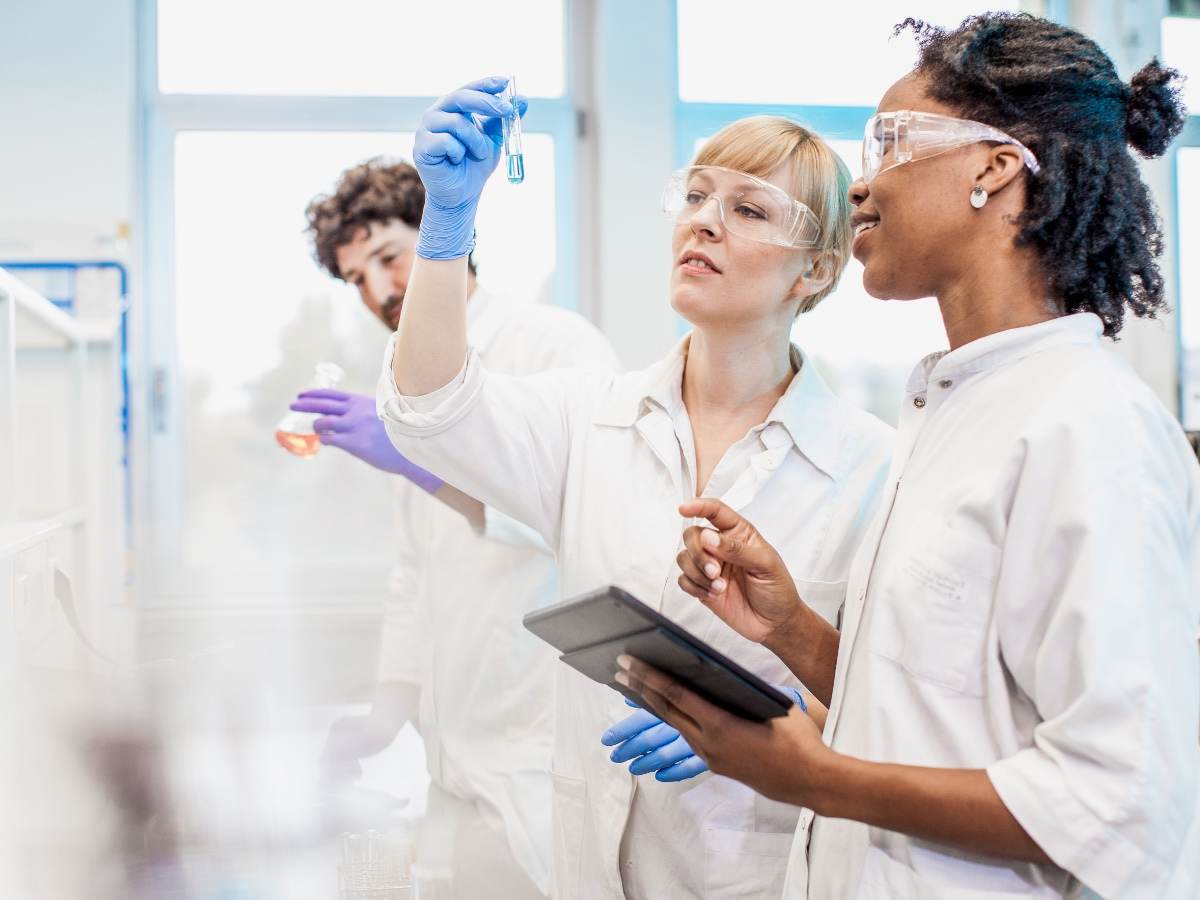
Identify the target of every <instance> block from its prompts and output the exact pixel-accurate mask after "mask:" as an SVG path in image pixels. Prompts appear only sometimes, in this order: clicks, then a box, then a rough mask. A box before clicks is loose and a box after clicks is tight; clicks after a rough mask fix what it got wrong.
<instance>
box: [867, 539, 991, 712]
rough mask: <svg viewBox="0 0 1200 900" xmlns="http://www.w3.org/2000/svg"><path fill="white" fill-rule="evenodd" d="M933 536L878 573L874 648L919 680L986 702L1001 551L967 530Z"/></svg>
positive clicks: (873, 635) (914, 544)
mask: <svg viewBox="0 0 1200 900" xmlns="http://www.w3.org/2000/svg"><path fill="white" fill-rule="evenodd" d="M932 537H933V540H932V541H930V540H928V539H919V540H916V541H914V542H913V543H912V544H911V545H910V547H909V548H908V549H907V552H904V553H902V554H901V555H899V557H898V558H897V559H895V560H893V562H892V564H891V565H889V566H888V569H887V571H885V572H881V573H879V574H880V575H881V576H882V577H883V578H885V579H886V580H885V581H884V582H883V584H882V585H881V586H880V589H879V590H878V591H877V593H876V600H875V602H877V603H878V604H879V605H878V607H877V609H876V610H874V615H875V617H876V622H875V625H874V627H873V628H872V638H871V647H872V649H873V650H874V651H875V652H876V653H878V654H879V655H881V656H884V657H887V658H888V659H890V660H892V661H893V662H895V663H898V664H899V665H900V666H902V667H903V668H904V669H905V670H906V671H908V672H909V673H911V674H912V675H914V676H916V677H917V678H920V679H922V680H925V681H929V682H933V683H934V684H938V685H941V686H942V687H946V688H949V689H950V690H953V691H957V692H960V693H964V694H969V695H973V696H981V695H982V693H983V672H984V666H983V659H984V658H985V655H986V646H987V634H988V623H989V622H990V620H991V617H992V600H993V596H994V595H995V590H996V578H997V574H998V571H999V566H1000V550H999V548H997V547H995V546H994V545H992V544H990V543H988V542H987V541H986V540H984V539H982V538H981V537H977V536H975V535H972V534H968V533H966V532H965V531H964V530H963V529H962V528H953V527H950V526H943V527H942V528H940V529H936V530H935V531H934V532H933V535H932Z"/></svg>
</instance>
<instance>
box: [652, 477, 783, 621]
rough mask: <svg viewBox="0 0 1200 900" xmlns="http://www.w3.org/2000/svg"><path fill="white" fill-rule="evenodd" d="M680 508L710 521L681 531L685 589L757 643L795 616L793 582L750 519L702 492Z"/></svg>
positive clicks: (680, 583)
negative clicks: (710, 526) (702, 525)
mask: <svg viewBox="0 0 1200 900" xmlns="http://www.w3.org/2000/svg"><path fill="white" fill-rule="evenodd" d="M679 512H680V514H681V515H683V516H686V517H687V518H704V519H708V520H709V522H711V523H712V525H713V528H701V527H698V526H692V527H691V528H688V529H687V530H686V531H684V533H683V550H682V551H681V552H680V554H679V556H678V557H677V558H676V561H677V562H678V563H679V568H680V571H681V573H682V574H681V575H680V576H679V586H680V587H681V588H683V590H684V591H686V592H687V593H689V594H691V595H692V596H693V597H695V598H697V599H698V600H700V602H701V603H703V604H704V605H705V606H707V607H708V608H709V609H711V610H712V611H713V612H714V613H716V614H717V616H718V617H719V618H720V619H721V620H722V621H724V622H725V623H726V624H727V625H728V626H729V627H730V628H732V629H733V630H734V631H736V632H737V633H738V634H740V635H741V636H742V637H744V638H746V639H748V640H751V641H755V642H757V643H764V642H766V641H768V640H770V638H771V637H772V636H774V635H775V634H776V633H777V632H780V631H781V630H783V629H785V628H787V627H788V626H789V625H790V624H792V623H793V622H794V620H795V617H796V616H797V615H798V614H799V613H800V612H801V610H802V607H803V604H802V603H801V600H800V596H799V595H798V594H797V592H796V585H795V582H793V581H792V576H791V574H790V573H789V572H788V570H787V566H785V565H784V563H783V558H782V557H780V555H779V553H778V551H776V549H775V548H774V547H772V546H771V545H770V544H768V543H767V542H766V540H765V539H764V538H763V536H762V535H761V534H759V533H758V530H757V529H756V528H755V527H754V526H753V525H751V524H750V522H749V521H747V520H746V519H744V518H742V517H741V516H740V515H738V514H737V513H736V512H734V511H733V510H732V509H730V508H729V507H728V506H726V505H725V504H724V503H722V502H721V501H719V500H712V499H708V498H704V497H701V498H698V499H696V500H691V501H689V502H687V503H685V504H683V505H682V506H680V507H679ZM714 529H715V530H714Z"/></svg>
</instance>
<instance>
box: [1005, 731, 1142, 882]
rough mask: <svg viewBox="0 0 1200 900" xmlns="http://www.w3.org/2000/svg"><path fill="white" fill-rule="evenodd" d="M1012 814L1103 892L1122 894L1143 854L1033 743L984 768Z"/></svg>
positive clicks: (1048, 850) (1059, 861)
mask: <svg viewBox="0 0 1200 900" xmlns="http://www.w3.org/2000/svg"><path fill="white" fill-rule="evenodd" d="M987 775H988V778H989V779H990V780H991V782H992V787H994V788H995V789H996V793H997V794H999V795H1000V800H1001V801H1002V802H1003V803H1004V805H1005V807H1007V808H1008V811H1009V812H1010V813H1012V815H1013V818H1015V819H1016V820H1017V822H1018V823H1019V824H1020V825H1021V827H1022V828H1024V829H1025V831H1026V833H1027V834H1028V835H1029V836H1030V837H1031V838H1032V839H1033V841H1034V843H1036V844H1037V845H1038V846H1039V847H1041V848H1042V850H1043V851H1044V852H1045V854H1046V855H1047V856H1049V857H1050V858H1051V859H1052V860H1053V861H1054V862H1055V864H1057V865H1058V866H1060V867H1061V868H1063V869H1065V870H1066V871H1068V872H1070V873H1071V874H1072V875H1074V876H1075V877H1076V878H1078V879H1079V880H1080V881H1082V882H1083V883H1084V885H1086V886H1087V887H1088V888H1090V889H1091V890H1093V891H1095V892H1096V893H1098V894H1100V895H1101V896H1103V897H1118V896H1123V895H1124V893H1125V892H1126V891H1127V890H1128V889H1129V886H1130V881H1131V879H1132V878H1134V877H1135V876H1137V877H1140V875H1139V873H1144V871H1145V869H1144V868H1143V867H1144V866H1145V864H1146V862H1147V860H1146V853H1145V852H1144V851H1143V850H1142V848H1140V847H1139V846H1137V844H1135V843H1134V842H1133V841H1131V840H1129V839H1128V838H1127V837H1126V836H1125V835H1123V834H1121V833H1120V832H1119V831H1118V830H1117V829H1116V828H1113V827H1111V826H1109V825H1108V824H1107V823H1106V822H1105V821H1104V820H1103V819H1101V818H1100V816H1099V815H1098V814H1097V813H1096V812H1094V811H1092V810H1090V809H1088V808H1087V807H1086V806H1085V805H1084V804H1083V803H1081V802H1080V801H1079V799H1078V798H1077V797H1076V796H1075V795H1074V794H1073V793H1072V792H1071V790H1070V788H1069V787H1068V785H1067V781H1066V779H1065V778H1064V776H1063V772H1062V769H1061V768H1059V766H1058V765H1057V764H1056V763H1055V762H1054V761H1053V760H1051V759H1050V758H1049V757H1047V756H1046V754H1045V753H1043V752H1042V751H1041V750H1039V749H1037V748H1036V747H1031V748H1029V749H1026V750H1022V751H1020V752H1019V753H1017V754H1015V755H1013V756H1010V757H1008V758H1006V759H1002V760H999V761H998V762H995V763H992V765H990V766H988V768H987Z"/></svg>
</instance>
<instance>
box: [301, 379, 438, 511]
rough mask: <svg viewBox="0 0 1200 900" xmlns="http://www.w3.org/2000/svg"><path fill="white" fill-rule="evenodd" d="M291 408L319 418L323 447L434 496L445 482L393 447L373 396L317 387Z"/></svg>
mask: <svg viewBox="0 0 1200 900" xmlns="http://www.w3.org/2000/svg"><path fill="white" fill-rule="evenodd" d="M288 409H292V410H295V411H296V412H304V413H315V414H317V415H319V416H320V418H319V419H317V420H316V421H314V422H313V430H314V431H315V432H316V433H317V434H319V435H320V436H321V443H322V444H328V445H330V446H331V447H339V448H341V449H342V450H345V451H346V452H347V453H349V454H350V455H351V456H357V457H358V458H359V459H361V460H362V461H363V462H365V463H367V464H368V465H371V466H374V467H375V468H376V469H382V470H383V471H384V472H392V473H394V474H396V475H403V476H404V477H405V478H407V479H408V480H409V481H411V482H412V483H413V484H415V485H416V486H417V487H419V488H421V489H422V490H425V491H428V492H429V493H431V494H432V493H434V492H435V491H437V489H438V488H440V487H441V486H442V485H443V484H444V483H445V482H443V481H442V479H440V478H438V477H437V476H436V475H434V474H433V473H432V472H427V471H425V470H424V469H422V468H421V467H420V466H418V465H417V464H416V463H412V462H409V461H408V460H407V459H406V458H405V457H404V455H403V454H401V453H400V451H399V450H397V449H396V448H395V447H394V446H393V445H392V440H391V438H389V437H388V435H387V430H386V429H385V428H384V427H383V422H381V421H379V416H377V415H376V414H375V398H373V397H368V396H366V395H364V394H347V393H346V392H345V391H335V390H333V389H332V388H318V389H316V390H312V391H305V392H304V393H302V394H300V395H299V396H298V397H296V400H295V402H293V403H292V405H291V406H289V407H288Z"/></svg>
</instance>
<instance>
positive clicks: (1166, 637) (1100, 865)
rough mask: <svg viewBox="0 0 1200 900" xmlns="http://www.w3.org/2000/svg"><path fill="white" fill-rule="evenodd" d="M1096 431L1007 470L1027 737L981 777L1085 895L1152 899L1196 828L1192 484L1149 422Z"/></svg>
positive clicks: (1015, 634) (1002, 615)
mask: <svg viewBox="0 0 1200 900" xmlns="http://www.w3.org/2000/svg"><path fill="white" fill-rule="evenodd" d="M1117 405H1118V406H1119V400H1118V401H1117ZM1097 417H1098V418H1100V417H1103V418H1105V419H1107V421H1105V422H1101V423H1097V427H1096V428H1094V429H1081V428H1080V427H1079V426H1078V417H1074V418H1075V419H1076V424H1075V425H1074V426H1072V425H1070V424H1067V423H1064V424H1062V425H1061V426H1060V427H1057V428H1054V429H1048V431H1049V432H1051V433H1047V434H1045V435H1042V436H1040V437H1038V438H1035V439H1031V441H1030V442H1029V443H1028V444H1027V445H1026V446H1025V447H1024V448H1023V456H1022V458H1021V459H1020V460H1019V461H1017V462H1014V465H1019V467H1020V474H1019V480H1018V485H1017V488H1016V491H1015V494H1014V496H1013V499H1012V506H1011V511H1010V514H1009V523H1008V529H1007V535H1006V538H1005V543H1004V547H1003V548H1002V551H1003V555H1002V561H1001V572H1000V579H999V581H998V583H997V594H996V615H997V625H998V628H999V634H1000V647H1001V652H1002V654H1003V657H1004V662H1005V664H1006V666H1007V668H1008V670H1009V671H1010V672H1011V674H1012V677H1013V680H1014V681H1015V683H1016V687H1017V689H1018V690H1019V691H1021V692H1023V693H1024V694H1025V695H1027V696H1028V697H1029V698H1030V699H1031V701H1032V703H1033V704H1034V706H1035V707H1036V710H1037V715H1038V718H1039V720H1040V722H1039V724H1038V725H1037V726H1036V727H1035V730H1034V741H1033V745H1032V746H1031V747H1028V748H1026V749H1023V750H1020V751H1018V752H1016V753H1015V754H1014V755H1012V756H1009V757H1008V758H1006V759H1002V760H1000V761H998V762H996V763H994V764H993V765H992V766H990V767H989V768H988V775H989V777H990V779H991V781H992V784H993V786H994V787H995V788H996V791H997V792H998V793H999V795H1000V797H1001V799H1002V800H1003V801H1004V804H1005V806H1006V807H1007V808H1008V809H1009V811H1010V812H1012V814H1013V815H1014V817H1015V818H1016V819H1017V821H1018V822H1020V824H1021V826H1022V827H1023V828H1024V829H1025V830H1026V831H1027V832H1028V833H1029V835H1030V837H1032V838H1033V840H1034V841H1035V842H1037V844H1038V845H1039V846H1040V847H1041V848H1042V849H1043V850H1044V851H1045V852H1046V854H1047V855H1048V856H1050V858H1051V859H1053V860H1054V862H1055V863H1057V864H1058V865H1059V866H1061V867H1062V868H1064V869H1066V870H1067V871H1069V872H1071V873H1072V874H1074V875H1075V876H1076V877H1077V878H1079V880H1080V881H1082V882H1083V883H1084V884H1085V885H1087V886H1088V887H1089V888H1091V889H1092V890H1093V891H1096V892H1098V893H1099V894H1101V895H1103V896H1106V897H1117V896H1122V897H1124V896H1129V897H1134V896H1136V897H1142V896H1145V897H1164V896H1167V893H1166V892H1167V890H1168V888H1167V884H1168V882H1169V880H1170V879H1171V877H1172V873H1173V872H1177V871H1178V869H1179V866H1180V865H1181V864H1185V860H1184V856H1185V855H1186V853H1187V852H1188V851H1187V850H1186V841H1187V835H1188V831H1189V826H1190V824H1191V823H1192V821H1193V820H1194V818H1195V817H1196V816H1197V814H1198V810H1197V786H1198V780H1200V743H1198V738H1200V654H1198V653H1197V647H1196V628H1197V620H1198V617H1200V612H1198V603H1200V584H1198V583H1197V578H1196V568H1195V566H1196V559H1197V555H1198V554H1200V523H1198V521H1197V513H1196V510H1197V505H1198V504H1197V498H1196V494H1197V491H1196V488H1195V485H1196V484H1197V481H1196V475H1195V473H1193V472H1189V471H1188V469H1187V467H1186V463H1185V462H1184V461H1183V460H1182V457H1181V455H1180V454H1178V453H1175V452H1172V451H1174V450H1175V449H1177V448H1176V447H1174V446H1172V443H1171V442H1170V441H1169V440H1166V441H1164V440H1163V431H1162V429H1161V426H1160V425H1157V426H1156V423H1153V422H1150V421H1146V420H1144V418H1143V417H1142V416H1134V415H1129V414H1128V413H1127V412H1126V413H1123V414H1122V413H1121V411H1120V410H1119V409H1118V410H1117V411H1116V413H1114V414H1108V415H1105V413H1104V412H1103V411H1098V412H1097ZM1189 484H1190V485H1191V488H1189Z"/></svg>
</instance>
